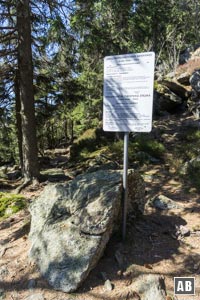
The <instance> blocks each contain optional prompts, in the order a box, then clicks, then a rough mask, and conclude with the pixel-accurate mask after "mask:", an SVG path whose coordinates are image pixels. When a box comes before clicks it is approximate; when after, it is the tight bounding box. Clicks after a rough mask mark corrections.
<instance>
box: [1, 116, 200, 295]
mask: <svg viewBox="0 0 200 300" xmlns="http://www.w3.org/2000/svg"><path fill="white" fill-rule="evenodd" d="M182 121H183V120H181V118H180V116H174V117H170V118H168V119H167V118H165V119H162V120H160V121H156V122H155V126H157V127H159V126H162V127H163V126H164V125H166V124H167V125H166V126H167V127H166V128H167V132H165V135H166V137H167V140H166V144H167V143H169V148H168V150H169V151H170V147H176V144H175V142H176V141H175V140H176V138H177V135H176V133H177V129H178V130H181V125H182V124H181V122H182ZM184 121H185V120H184ZM141 173H142V175H143V177H144V180H145V182H146V197H147V199H148V200H149V199H152V198H153V197H154V196H156V195H160V194H161V195H164V196H167V197H169V198H170V199H172V200H173V201H175V202H176V203H177V208H172V209H169V210H158V209H155V208H152V207H150V206H147V207H146V210H145V214H144V216H143V217H142V218H140V219H138V220H136V221H135V224H134V225H128V228H127V240H126V242H124V243H122V242H121V240H120V238H119V236H114V237H113V238H112V239H111V240H110V242H109V244H108V246H107V248H106V250H105V253H104V255H103V257H102V258H101V260H100V261H99V263H98V265H97V266H96V268H95V269H94V270H92V271H91V273H90V274H89V276H88V278H87V280H86V281H85V282H84V284H83V285H82V287H81V288H80V289H79V290H78V291H77V292H76V293H72V294H66V293H62V292H59V291H55V290H53V289H52V288H51V287H50V286H49V285H48V283H47V282H46V281H45V280H44V279H43V278H41V276H40V274H39V272H38V270H37V267H36V266H35V265H34V264H32V263H30V261H29V259H28V251H29V248H30V244H29V240H28V232H29V225H28V224H29V222H28V219H29V213H28V211H21V212H19V213H17V214H16V215H14V216H12V217H10V218H8V219H6V220H4V221H2V222H1V223H0V299H6V300H21V299H23V300H25V299H27V300H28V299H29V300H42V299H43V300H44V299H46V300H53V299H57V300H72V299H76V300H98V299H108V300H118V299H120V300H128V299H135V300H136V299H139V298H137V296H135V297H134V282H135V281H136V280H137V278H140V276H143V275H145V274H161V275H163V276H164V279H165V285H166V291H167V295H168V296H169V298H166V299H178V300H179V299H180V300H181V299H184V300H189V299H193V300H197V299H198V300H199V299H200V222H199V221H200V217H199V212H200V195H199V193H198V192H197V190H196V189H191V188H187V186H186V185H187V184H186V185H185V183H183V181H182V180H180V179H179V177H178V176H177V175H176V173H175V172H173V168H172V167H171V166H169V165H167V164H165V163H161V164H151V165H150V164H149V165H146V166H145V168H143V169H141ZM42 188H43V187H42V186H40V189H39V190H38V191H31V190H29V189H28V188H27V189H26V190H25V191H24V194H25V196H26V197H27V198H29V199H30V198H32V197H33V196H35V194H39V193H40V192H41V189H42ZM180 225H183V226H185V227H186V228H187V229H189V230H190V233H189V234H188V236H177V235H176V232H175V228H177V227H179V226H180ZM116 251H120V254H121V257H122V261H123V265H121V266H119V265H118V262H117V261H116ZM102 273H104V274H106V276H107V278H108V279H109V280H110V281H111V282H112V284H113V290H111V291H108V290H106V289H105V286H104V282H105V280H104V279H103V277H102ZM184 276H185V277H195V280H196V295H195V296H187V297H186V296H184V297H181V296H178V297H174V291H173V281H174V277H184ZM2 278H3V279H2ZM3 297H4V298H3ZM170 297H171V298H170Z"/></svg>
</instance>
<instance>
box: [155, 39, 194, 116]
mask: <svg viewBox="0 0 200 300" xmlns="http://www.w3.org/2000/svg"><path fill="white" fill-rule="evenodd" d="M179 63H180V64H179V66H178V67H177V68H176V71H175V72H172V73H170V74H167V75H165V76H163V75H162V74H157V79H156V81H155V96H154V112H155V114H163V113H166V112H167V113H174V112H178V111H184V110H186V109H189V111H191V112H192V113H193V114H194V115H195V116H196V117H197V118H199V111H200V47H199V45H197V46H196V47H192V50H190V49H189V48H187V49H186V50H185V51H183V52H182V54H181V55H180V59H179Z"/></svg>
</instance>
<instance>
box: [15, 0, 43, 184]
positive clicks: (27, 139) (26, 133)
mask: <svg viewBox="0 0 200 300" xmlns="http://www.w3.org/2000/svg"><path fill="white" fill-rule="evenodd" d="M29 2H30V0H18V1H17V30H18V68H19V84H20V100H21V120H22V142H23V143H22V150H23V170H24V177H25V180H32V179H34V178H38V176H39V167H38V158H37V139H36V122H35V111H34V94H33V64H32V50H31V20H30V7H29V4H30V3H29Z"/></svg>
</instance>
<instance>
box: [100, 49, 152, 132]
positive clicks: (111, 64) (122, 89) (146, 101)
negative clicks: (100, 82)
mask: <svg viewBox="0 0 200 300" xmlns="http://www.w3.org/2000/svg"><path fill="white" fill-rule="evenodd" d="M154 61H155V54H154V52H144V53H135V54H125V55H116V56H106V57H105V58H104V97H103V98H104V99H103V129H104V130H105V131H122V132H130V131H134V132H149V131H151V128H152V109H153V81H154Z"/></svg>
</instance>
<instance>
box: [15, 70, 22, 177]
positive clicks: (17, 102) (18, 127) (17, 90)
mask: <svg viewBox="0 0 200 300" xmlns="http://www.w3.org/2000/svg"><path fill="white" fill-rule="evenodd" d="M15 113H16V130H17V140H18V149H19V161H20V166H21V170H22V173H23V152H22V120H21V102H20V88H19V71H18V70H16V73H15Z"/></svg>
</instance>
